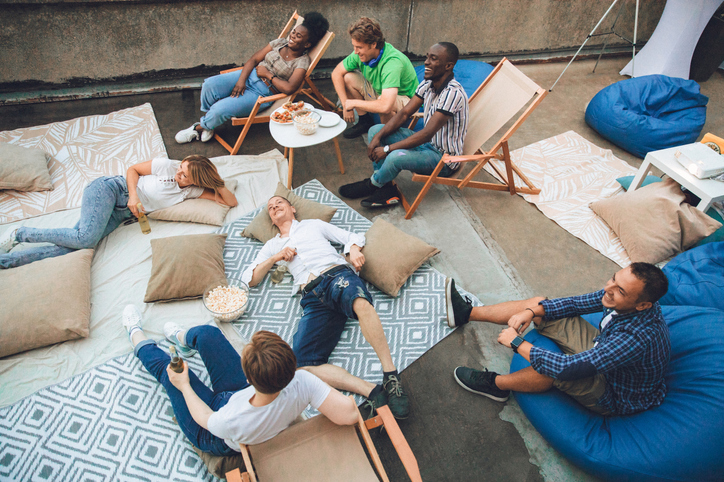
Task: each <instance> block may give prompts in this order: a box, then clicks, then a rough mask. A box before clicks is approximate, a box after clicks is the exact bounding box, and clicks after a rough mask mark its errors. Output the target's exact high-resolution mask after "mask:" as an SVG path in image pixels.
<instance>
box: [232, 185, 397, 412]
mask: <svg viewBox="0 0 724 482" xmlns="http://www.w3.org/2000/svg"><path fill="white" fill-rule="evenodd" d="M267 209H268V211H269V216H270V217H271V220H272V223H273V224H274V225H275V226H276V227H278V228H279V231H280V232H281V234H277V235H276V236H275V237H274V238H272V239H270V240H269V241H267V242H266V244H264V246H263V247H262V248H261V250H260V251H259V254H257V256H256V259H254V262H253V263H252V264H251V265H250V266H249V267H248V268H247V269H246V270H245V271H244V274H243V275H242V281H244V282H245V283H247V284H248V285H249V286H256V285H258V284H259V283H260V282H261V281H262V280H263V279H264V276H265V275H266V274H267V272H268V271H269V270H270V269H271V267H272V266H274V265H275V264H276V263H277V262H286V263H288V268H289V272H290V273H291V274H292V276H293V277H294V292H296V291H297V289H298V290H300V291H301V292H302V299H301V305H302V309H303V310H304V314H303V315H302V318H301V319H300V320H299V326H298V328H297V332H296V333H295V334H294V339H293V345H294V353H295V354H296V355H297V366H299V367H301V368H303V369H305V370H307V371H309V372H311V373H314V374H315V375H317V376H318V377H319V378H321V379H322V380H324V381H325V382H327V383H329V384H330V385H332V386H333V387H335V388H338V389H340V390H346V391H348V392H353V393H358V394H360V395H363V396H365V397H367V399H368V402H369V404H370V405H371V408H372V410H374V409H376V408H377V407H379V406H381V405H385V404H387V405H388V406H389V408H390V411H391V412H392V414H393V415H394V416H395V417H396V418H400V419H404V418H407V416H408V415H409V412H410V409H409V402H408V398H407V395H405V393H404V392H403V390H402V384H401V383H400V379H399V375H398V373H397V369H396V368H395V365H394V363H393V362H392V356H391V355H390V347H389V345H388V344H387V339H386V338H385V333H384V331H383V330H382V322H381V321H380V318H379V316H378V315H377V312H376V311H375V308H374V306H373V305H372V295H370V293H369V291H367V287H366V286H365V283H364V281H362V279H360V277H359V276H357V274H356V273H355V271H354V270H353V269H352V267H350V265H349V264H348V263H347V261H346V260H345V258H344V257H343V256H342V255H340V254H339V253H338V252H337V250H336V249H334V247H333V246H332V244H331V243H330V241H334V242H337V243H340V244H343V245H344V253H345V254H347V253H349V258H350V263H351V264H352V266H353V267H354V269H355V270H357V271H359V270H360V269H361V268H362V265H363V264H364V262H365V258H364V255H363V254H362V253H361V249H362V247H363V246H364V245H365V237H364V236H363V235H361V234H354V233H350V232H349V231H345V230H343V229H340V228H338V227H336V226H332V225H331V224H329V223H326V222H324V221H321V220H318V219H306V220H303V221H301V222H300V221H297V220H296V219H295V213H296V209H294V207H292V205H291V204H290V203H289V201H288V200H286V199H285V198H283V197H281V196H274V197H272V198H271V199H270V200H269V202H268V204H267ZM349 318H354V319H357V320H359V324H360V328H361V330H362V334H363V335H364V337H365V339H366V340H367V342H369V344H370V345H372V348H373V349H374V350H375V353H376V354H377V357H378V358H379V360H380V363H381V364H382V370H383V372H384V375H383V381H382V385H374V384H372V383H370V382H367V381H365V380H362V379H361V378H357V377H355V376H354V375H352V374H351V373H349V372H348V371H347V370H345V369H344V368H341V367H338V366H334V365H331V364H329V363H327V361H328V359H329V355H330V354H331V353H332V350H334V347H335V346H337V342H338V341H339V338H340V337H341V336H342V332H343V331H344V325H345V324H346V323H347V319H349Z"/></svg>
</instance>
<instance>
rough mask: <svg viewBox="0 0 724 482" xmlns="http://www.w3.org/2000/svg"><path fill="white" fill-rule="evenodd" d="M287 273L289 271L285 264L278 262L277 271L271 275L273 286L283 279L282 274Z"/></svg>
mask: <svg viewBox="0 0 724 482" xmlns="http://www.w3.org/2000/svg"><path fill="white" fill-rule="evenodd" d="M287 271H289V268H288V267H287V263H286V262H285V261H282V262H280V264H279V266H277V269H276V270H275V271H274V272H273V273H272V275H271V282H272V283H274V284H279V283H281V282H282V280H283V279H284V274H285V273H286V272H287Z"/></svg>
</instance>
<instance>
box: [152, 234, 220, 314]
mask: <svg viewBox="0 0 724 482" xmlns="http://www.w3.org/2000/svg"><path fill="white" fill-rule="evenodd" d="M225 243H226V234H191V235H188V236H170V237H168V238H158V239H152V240H151V250H152V252H153V256H152V267H151V279H150V280H149V281H148V287H147V288H146V296H145V298H144V299H143V301H144V302H146V303H151V302H153V301H170V300H183V299H189V298H198V297H200V296H202V295H203V294H204V290H205V289H206V288H208V287H209V285H211V284H212V283H217V282H220V281H223V282H226V273H225V272H224V256H223V255H224V244H225Z"/></svg>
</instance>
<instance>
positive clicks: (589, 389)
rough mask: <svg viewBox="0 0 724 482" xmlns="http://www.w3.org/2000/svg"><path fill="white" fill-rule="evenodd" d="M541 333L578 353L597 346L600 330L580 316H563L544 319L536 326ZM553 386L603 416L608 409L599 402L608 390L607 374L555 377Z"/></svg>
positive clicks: (571, 352) (565, 351)
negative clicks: (576, 377) (560, 378)
mask: <svg viewBox="0 0 724 482" xmlns="http://www.w3.org/2000/svg"><path fill="white" fill-rule="evenodd" d="M536 330H538V333H540V334H541V335H543V336H545V337H546V338H549V339H551V340H553V341H554V342H555V343H556V345H558V347H559V348H560V349H561V351H563V353H565V354H566V355H575V354H576V353H581V352H584V351H586V350H590V349H591V348H593V339H594V338H595V337H596V336H598V334H599V331H598V329H596V328H595V327H594V326H593V325H591V324H590V323H589V322H587V321H586V320H584V319H583V318H581V317H580V316H574V317H571V318H561V319H560V320H551V321H541V322H540V324H539V325H537V326H536ZM553 386H554V387H556V388H557V389H559V390H560V391H562V392H563V393H566V394H568V395H569V396H571V397H573V398H574V399H575V400H576V401H577V402H578V403H580V404H581V405H583V406H584V407H586V408H588V409H589V410H591V411H594V412H596V413H600V414H603V415H606V414H608V413H609V412H608V410H606V409H604V408H602V407H600V406H599V405H598V400H600V399H601V397H602V396H603V394H604V392H605V391H606V377H605V376H604V375H602V374H600V373H599V374H596V375H594V376H592V377H588V378H581V379H579V380H570V381H565V382H564V381H561V380H555V381H554V382H553Z"/></svg>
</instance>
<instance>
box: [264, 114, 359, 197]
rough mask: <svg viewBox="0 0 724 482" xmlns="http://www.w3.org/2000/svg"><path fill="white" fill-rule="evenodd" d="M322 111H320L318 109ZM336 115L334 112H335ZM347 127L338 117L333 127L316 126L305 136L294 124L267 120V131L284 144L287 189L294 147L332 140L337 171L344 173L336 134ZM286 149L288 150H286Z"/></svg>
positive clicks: (290, 184)
mask: <svg viewBox="0 0 724 482" xmlns="http://www.w3.org/2000/svg"><path fill="white" fill-rule="evenodd" d="M320 112H322V111H320ZM335 115H336V114H335ZM346 128H347V123H346V122H344V120H343V119H341V118H340V120H339V123H338V124H337V125H335V126H333V127H322V126H319V127H318V128H317V132H315V133H314V134H312V135H311V136H305V135H302V134H300V133H299V131H298V130H297V128H296V127H294V124H277V123H275V122H269V131H270V132H271V135H272V137H273V138H274V140H275V141H277V143H279V144H281V145H282V146H284V156H285V157H286V158H287V159H289V176H288V179H287V189H291V188H292V174H293V173H294V149H297V148H299V147H309V146H316V145H317V144H321V143H323V142H327V141H328V140H330V139H332V140H334V148H335V150H336V151H337V161H338V162H339V172H341V173H342V174H344V164H343V163H342V151H340V150H339V142H338V141H337V136H338V135H340V134H341V133H342V131H344V130H345V129H346ZM287 150H288V151H287Z"/></svg>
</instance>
